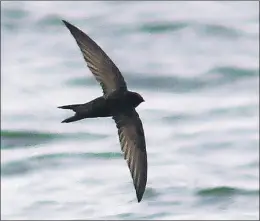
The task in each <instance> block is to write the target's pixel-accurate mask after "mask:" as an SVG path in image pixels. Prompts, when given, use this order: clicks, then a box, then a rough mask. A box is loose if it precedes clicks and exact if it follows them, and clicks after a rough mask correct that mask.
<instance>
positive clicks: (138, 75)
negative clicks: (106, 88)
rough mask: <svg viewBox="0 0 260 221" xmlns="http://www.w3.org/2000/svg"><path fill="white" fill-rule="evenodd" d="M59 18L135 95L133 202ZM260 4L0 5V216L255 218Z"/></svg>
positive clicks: (92, 87)
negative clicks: (87, 108) (142, 148)
mask: <svg viewBox="0 0 260 221" xmlns="http://www.w3.org/2000/svg"><path fill="white" fill-rule="evenodd" d="M61 19H65V20H67V21H69V22H71V23H72V24H74V25H76V26H77V27H79V28H80V29H82V30H83V31H84V32H86V33H87V34H88V35H89V36H90V37H91V38H93V39H94V40H95V41H96V42H97V43H98V44H99V45H100V46H101V47H102V48H103V49H104V51H105V52H106V53H107V54H108V55H109V56H110V57H111V59H112V60H113V61H114V62H115V64H116V65H117V66H118V67H119V69H120V70H121V72H122V73H123V75H124V77H125V80H126V82H127V83H128V88H129V89H130V90H135V91H137V92H139V93H140V94H142V95H143V97H144V99H145V101H146V102H145V103H142V104H141V105H140V106H139V107H138V108H137V111H138V112H139V114H140V117H141V119H142V121H143V125H144V130H145V135H146V143H147V152H148V164H149V168H148V183H147V189H146V192H145V194H144V197H143V200H142V202H141V203H140V204H138V203H137V200H136V196H135V191H134V188H133V185H132V180H131V177H130V173H129V170H128V167H127V164H126V162H125V161H124V159H123V156H122V154H121V149H120V146H119V140H118V136H117V130H116V127H115V124H114V122H113V120H112V119H109V118H107V119H88V120H82V121H78V122H75V123H71V124H61V123H60V122H61V121H62V120H63V119H64V118H66V117H68V116H71V115H72V112H70V111H66V110H60V109H57V106H60V105H66V104H76V103H85V102H87V101H90V100H91V99H93V98H95V97H97V96H100V95H102V91H101V88H100V87H99V85H98V83H97V82H96V81H95V79H94V77H93V76H92V74H91V72H90V71H89V69H88V68H87V66H86V64H85V62H84V60H83V57H82V55H81V53H80V51H79V49H78V46H77V45H76V42H75V40H74V39H73V37H72V36H71V34H70V33H69V31H68V30H67V29H66V27H65V26H64V25H63V23H62V22H61ZM258 133H259V3H258V2H257V1H255V2H250V1H246V2H227V1H225V2H210V1H206V2H195V1H192V2H188V1H183V2H178V1H176V2H170V1H168V2H162V1H158V2H148V1H144V2H101V1H100V2H98V1H97V2H83V1H81V2H52V1H49V2H33V1H32V2H26V1H21V2H1V217H2V219H229V220H230V219H247V220H249V219H251V220H256V219H259V135H258Z"/></svg>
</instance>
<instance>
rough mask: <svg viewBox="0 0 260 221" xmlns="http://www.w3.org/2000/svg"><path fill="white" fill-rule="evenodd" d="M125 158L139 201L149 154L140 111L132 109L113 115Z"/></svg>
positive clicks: (143, 188)
mask: <svg viewBox="0 0 260 221" xmlns="http://www.w3.org/2000/svg"><path fill="white" fill-rule="evenodd" d="M113 119H114V120H115V122H116V125H117V128H118V135H119V140H120V144H121V149H122V151H123V152H124V158H125V159H126V160H127V164H128V167H129V169H130V172H131V175H132V178H133V183H134V187H135V191H136V196H137V200H138V202H140V201H141V199H142V197H143V194H144V191H145V186H146V182H147V154H146V144H145V135H144V130H143V125H142V122H141V120H140V118H139V115H138V113H137V112H136V111H135V110H131V111H129V112H128V113H124V114H123V113H122V114H119V115H117V116H113Z"/></svg>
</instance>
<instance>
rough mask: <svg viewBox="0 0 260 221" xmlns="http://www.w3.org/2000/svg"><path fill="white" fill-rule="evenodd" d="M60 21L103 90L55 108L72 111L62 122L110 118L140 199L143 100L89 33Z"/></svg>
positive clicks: (143, 156)
mask: <svg viewBox="0 0 260 221" xmlns="http://www.w3.org/2000/svg"><path fill="white" fill-rule="evenodd" d="M62 21H63V23H64V24H65V26H66V27H67V28H68V29H69V31H70V33H71V34H72V36H73V37H74V39H75V40H76V43H77V45H78V46H79V48H80V50H81V52H82V55H83V57H84V60H85V61H86V63H87V66H88V68H89V69H90V71H91V72H92V74H93V75H94V77H95V78H96V80H97V82H98V83H99V84H100V86H101V88H102V90H103V95H102V96H100V97H98V98H95V99H93V100H92V101H89V102H87V103H84V104H72V105H65V106H60V107H58V108H61V109H70V110H72V111H74V112H75V114H74V116H72V117H69V118H67V119H65V120H63V121H62V123H70V122H74V121H78V120H82V119H85V118H97V117H112V119H113V120H114V121H115V123H116V127H117V129H118V136H119V141H120V145H121V150H122V152H123V153H124V158H125V160H126V161H127V164H128V167H129V170H130V173H131V176H132V179H133V184H134V187H135V191H136V197H137V201H138V202H140V201H141V200H142V197H143V194H144V191H145V187H146V182H147V153H146V144H145V135H144V130H143V125H142V121H141V119H140V118H139V115H138V113H137V112H136V110H135V108H136V107H137V106H138V105H139V104H141V103H142V102H144V99H143V97H142V96H141V95H140V94H138V93H136V92H133V91H129V90H128V89H127V85H126V82H125V80H124V77H123V76H122V74H121V72H120V70H119V69H118V67H117V66H116V65H115V64H114V63H113V61H112V60H111V59H110V58H109V57H108V55H107V54H106V53H105V52H104V51H103V50H102V49H101V48H100V47H99V46H98V45H97V44H96V43H95V42H94V41H93V40H92V39H91V38H90V37H89V36H88V35H86V34H85V33H84V32H83V31H81V30H80V29H79V28H77V27H75V26H74V25H72V24H70V23H69V22H67V21H65V20H62Z"/></svg>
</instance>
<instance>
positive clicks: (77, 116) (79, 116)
mask: <svg viewBox="0 0 260 221" xmlns="http://www.w3.org/2000/svg"><path fill="white" fill-rule="evenodd" d="M80 107H82V104H71V105H64V106H60V107H58V108H61V109H68V110H73V111H74V112H76V113H75V115H74V116H72V117H69V118H67V119H65V120H63V121H62V122H61V123H70V122H74V121H78V120H81V119H83V118H85V116H83V115H82V114H79V113H78V112H79V110H80Z"/></svg>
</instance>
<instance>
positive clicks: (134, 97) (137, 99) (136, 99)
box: [130, 92, 144, 107]
mask: <svg viewBox="0 0 260 221" xmlns="http://www.w3.org/2000/svg"><path fill="white" fill-rule="evenodd" d="M130 100H131V103H132V105H133V106H134V107H137V106H138V105H139V104H141V103H142V102H144V99H143V97H142V96H141V95H140V94H138V93H136V92H130Z"/></svg>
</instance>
